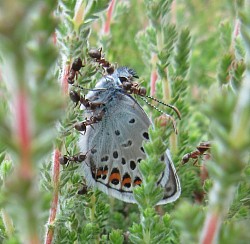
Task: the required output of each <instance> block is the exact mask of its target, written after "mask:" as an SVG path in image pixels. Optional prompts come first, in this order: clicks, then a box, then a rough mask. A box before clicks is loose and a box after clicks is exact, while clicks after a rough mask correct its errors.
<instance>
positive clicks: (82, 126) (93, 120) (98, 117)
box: [75, 111, 104, 134]
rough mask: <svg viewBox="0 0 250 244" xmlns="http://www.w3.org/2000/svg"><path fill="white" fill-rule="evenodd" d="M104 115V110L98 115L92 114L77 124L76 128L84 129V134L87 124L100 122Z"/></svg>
mask: <svg viewBox="0 0 250 244" xmlns="http://www.w3.org/2000/svg"><path fill="white" fill-rule="evenodd" d="M103 115H104V112H103V111H102V112H100V113H99V114H98V115H96V116H91V117H90V118H89V119H86V120H84V121H82V122H80V123H78V124H76V125H75V129H76V130H78V131H84V134H85V133H86V129H87V126H92V125H93V124H95V123H98V122H99V121H101V120H102V117H103Z"/></svg>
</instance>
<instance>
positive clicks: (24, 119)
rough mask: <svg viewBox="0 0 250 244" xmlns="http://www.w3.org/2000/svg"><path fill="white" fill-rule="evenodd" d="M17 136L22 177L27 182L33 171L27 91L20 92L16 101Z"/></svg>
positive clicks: (30, 178)
mask: <svg viewBox="0 0 250 244" xmlns="http://www.w3.org/2000/svg"><path fill="white" fill-rule="evenodd" d="M15 108H16V117H17V118H16V119H17V135H18V138H19V143H20V157H21V160H20V167H21V168H20V176H21V178H22V179H25V180H32V178H33V177H32V176H33V169H32V163H31V136H30V128H29V123H28V122H29V121H30V120H29V116H28V102H27V94H26V91H25V90H20V91H19V93H18V94H17V100H16V106H15Z"/></svg>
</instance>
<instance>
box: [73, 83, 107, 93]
mask: <svg viewBox="0 0 250 244" xmlns="http://www.w3.org/2000/svg"><path fill="white" fill-rule="evenodd" d="M72 86H74V87H77V88H80V89H81V90H86V91H106V90H107V88H94V89H89V88H84V87H82V86H79V85H75V84H72Z"/></svg>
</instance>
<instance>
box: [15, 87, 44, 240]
mask: <svg viewBox="0 0 250 244" xmlns="http://www.w3.org/2000/svg"><path fill="white" fill-rule="evenodd" d="M27 98H28V96H27V93H26V91H25V90H24V89H20V90H19V92H18V94H17V100H16V104H15V108H16V110H15V113H16V121H17V122H16V125H17V137H18V139H19V148H20V170H19V171H18V172H19V175H20V178H21V180H23V181H24V182H28V183H30V185H31V184H32V180H33V178H34V172H33V167H32V159H31V143H32V142H31V140H32V139H31V134H30V133H31V132H30V126H29V121H30V117H29V106H28V101H27ZM28 242H29V243H30V244H39V243H40V241H39V235H38V233H36V232H32V233H30V236H29V241H28Z"/></svg>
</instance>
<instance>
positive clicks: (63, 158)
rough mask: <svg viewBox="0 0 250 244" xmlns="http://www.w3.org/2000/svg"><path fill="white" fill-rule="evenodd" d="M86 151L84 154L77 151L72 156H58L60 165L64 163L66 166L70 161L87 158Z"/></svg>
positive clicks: (80, 160)
mask: <svg viewBox="0 0 250 244" xmlns="http://www.w3.org/2000/svg"><path fill="white" fill-rule="evenodd" d="M87 153H88V152H87ZM87 153H85V154H83V153H78V154H76V155H73V156H68V155H63V156H61V157H60V158H59V162H60V164H61V165H66V166H68V165H69V163H70V162H75V163H80V162H83V161H84V160H85V159H86V158H87Z"/></svg>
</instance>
